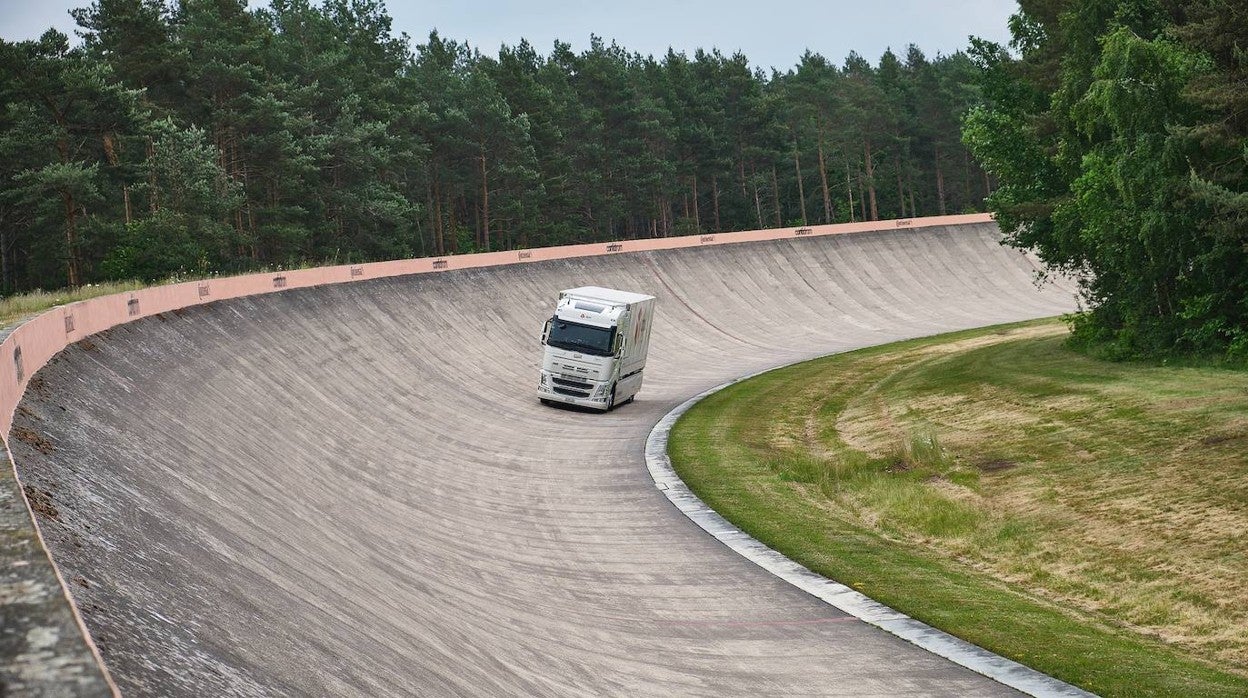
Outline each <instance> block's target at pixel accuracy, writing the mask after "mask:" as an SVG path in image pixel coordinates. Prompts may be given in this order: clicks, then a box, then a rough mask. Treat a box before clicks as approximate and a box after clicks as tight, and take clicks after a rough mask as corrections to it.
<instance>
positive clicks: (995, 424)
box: [669, 321, 1248, 696]
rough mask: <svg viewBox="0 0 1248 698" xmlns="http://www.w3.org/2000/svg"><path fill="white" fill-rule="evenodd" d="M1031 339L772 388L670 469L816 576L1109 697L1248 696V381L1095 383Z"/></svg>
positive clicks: (705, 427) (784, 379)
mask: <svg viewBox="0 0 1248 698" xmlns="http://www.w3.org/2000/svg"><path fill="white" fill-rule="evenodd" d="M1064 334H1065V331H1064V328H1063V327H1062V326H1061V325H1060V324H1058V323H1056V322H1052V321H1044V322H1038V323H1024V324H1021V325H1014V326H1007V327H1002V328H990V329H987V330H976V331H971V332H962V333H957V334H953V335H946V336H943V337H938V338H930V339H924V340H916V341H912V342H904V343H901V344H896V345H890V346H886V347H875V348H871V349H866V350H863V351H859V352H853V353H850V354H844V355H838V356H833V357H828V358H825V359H820V360H817V361H813V362H809V363H806V364H801V365H798V366H794V367H790V368H788V369H782V370H779V371H773V372H771V373H767V374H764V375H762V376H759V377H757V378H755V379H752V380H749V381H745V382H743V383H739V384H736V385H733V386H731V387H729V388H727V389H725V390H723V391H721V392H719V393H716V394H715V395H712V396H710V397H708V398H707V399H706V400H704V401H703V402H702V403H700V404H699V405H697V406H695V407H694V408H693V409H692V410H690V411H689V412H688V413H686V415H685V416H684V417H682V419H681V420H680V421H679V422H678V423H677V425H676V427H675V428H674V429H673V431H672V436H671V441H670V443H669V451H670V453H671V455H672V460H673V464H674V465H675V467H676V469H677V472H679V473H680V475H681V477H682V478H684V479H685V481H686V482H688V483H689V485H690V486H691V487H692V488H693V490H694V491H695V492H696V493H697V494H698V495H699V496H700V497H701V498H702V499H703V500H704V501H706V503H707V504H709V505H710V506H712V507H713V508H715V509H716V510H717V511H719V512H720V513H721V514H723V515H724V516H725V517H727V518H728V519H729V520H731V521H733V522H734V523H735V524H736V525H738V526H739V527H741V528H742V529H743V530H745V531H747V532H748V533H750V534H751V535H753V536H754V537H755V538H758V539H759V540H761V541H763V542H764V543H766V544H767V545H769V546H771V547H772V548H775V549H776V550H779V551H780V552H782V553H784V554H785V555H788V556H789V557H791V558H793V559H795V560H797V561H798V562H801V563H802V564H804V565H806V566H807V567H809V568H811V569H813V570H815V571H816V572H819V573H821V574H823V575H825V576H827V577H830V578H832V579H836V580H838V581H840V582H842V583H845V584H847V585H850V586H852V587H854V588H857V589H859V590H861V591H863V592H864V593H867V594H868V595H870V596H872V597H873V598H876V599H878V600H880V601H882V602H884V603H887V604H889V605H891V606H893V607H895V608H897V609H899V610H901V611H903V612H905V613H907V614H909V615H911V616H914V617H916V618H919V619H920V620H923V621H925V622H927V623H930V624H932V625H934V626H936V627H939V628H942V629H944V630H946V631H948V632H951V633H953V634H955V635H958V636H960V637H962V638H965V639H967V640H969V641H971V642H973V643H975V644H977V645H980V646H982V647H986V648H988V649H990V650H992V651H994V652H997V653H1000V654H1002V655H1005V656H1007V657H1010V658H1013V659H1016V660H1018V661H1020V662H1022V663H1025V664H1027V665H1029V666H1032V667H1034V668H1036V669H1039V670H1040V671H1044V672H1046V673H1048V674H1051V675H1053V676H1056V677H1058V678H1061V679H1063V680H1065V681H1069V682H1071V683H1074V684H1076V685H1079V686H1081V687H1083V688H1085V689H1087V690H1090V691H1093V692H1096V693H1100V694H1102V695H1107V696H1136V695H1175V696H1179V695H1182V696H1190V695H1246V694H1248V676H1246V675H1245V674H1246V672H1245V670H1244V668H1243V667H1245V666H1248V565H1246V564H1245V553H1244V549H1243V543H1242V540H1243V538H1242V536H1243V531H1245V530H1248V456H1246V455H1245V451H1248V372H1245V371H1234V370H1228V369H1223V368H1209V367H1200V366H1184V367H1179V368H1175V367H1159V366H1140V365H1131V364H1112V363H1105V362H1101V361H1096V360H1094V359H1090V358H1088V357H1085V356H1081V355H1078V354H1075V353H1073V352H1071V351H1069V350H1067V349H1065V348H1064V346H1063V339H1064Z"/></svg>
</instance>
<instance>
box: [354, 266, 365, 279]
mask: <svg viewBox="0 0 1248 698" xmlns="http://www.w3.org/2000/svg"><path fill="white" fill-rule="evenodd" d="M357 276H364V267H351V278H353V279H354V278H355V277H357Z"/></svg>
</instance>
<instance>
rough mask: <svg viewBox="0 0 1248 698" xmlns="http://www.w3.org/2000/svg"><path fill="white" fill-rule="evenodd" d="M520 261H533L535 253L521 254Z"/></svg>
mask: <svg viewBox="0 0 1248 698" xmlns="http://www.w3.org/2000/svg"><path fill="white" fill-rule="evenodd" d="M520 259H533V253H532V252H521V253H520Z"/></svg>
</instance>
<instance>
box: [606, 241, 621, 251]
mask: <svg viewBox="0 0 1248 698" xmlns="http://www.w3.org/2000/svg"><path fill="white" fill-rule="evenodd" d="M623 249H624V245H623V244H621V243H618V242H613V243H611V244H610V245H607V252H619V251H621V250H623Z"/></svg>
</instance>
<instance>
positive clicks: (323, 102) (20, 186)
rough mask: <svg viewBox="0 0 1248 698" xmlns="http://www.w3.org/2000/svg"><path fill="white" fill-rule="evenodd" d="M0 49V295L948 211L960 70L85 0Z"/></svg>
mask: <svg viewBox="0 0 1248 698" xmlns="http://www.w3.org/2000/svg"><path fill="white" fill-rule="evenodd" d="M73 14H74V17H75V19H76V20H77V23H78V24H79V26H80V29H79V30H78V34H79V36H80V37H81V41H77V42H73V41H70V40H69V38H68V37H66V36H64V35H62V34H59V33H58V32H55V31H51V30H49V31H48V32H47V33H45V34H44V35H43V36H42V37H41V38H40V39H39V40H37V41H22V42H8V41H0V104H2V105H3V112H2V113H0V133H2V134H3V135H2V136H0V265H2V266H0V292H3V293H12V292H15V291H22V290H28V289H33V288H55V287H61V286H65V285H69V286H78V285H81V284H86V283H92V282H96V281H102V280H121V279H132V278H133V279H145V280H155V279H163V278H167V277H169V276H170V275H176V274H204V273H215V272H222V273H230V272H238V271H245V270H248V269H257V268H264V267H277V266H287V265H298V264H305V263H323V262H339V263H344V262H348V261H360V260H380V259H393V258H402V257H409V256H418V255H442V254H455V253H463V252H471V251H484V250H499V249H511V248H518V247H529V246H541V245H553V244H566V243H575V242H591V241H600V240H606V239H620V238H637V237H654V236H666V235H681V234H693V233H697V232H714V231H726V230H741V229H753V228H764V227H772V226H784V225H801V224H818V223H825V222H839V221H850V220H864V219H878V218H889V217H908V216H919V215H933V214H941V213H957V212H964V211H970V210H980V209H982V207H983V205H984V204H983V201H984V197H985V196H986V195H987V194H988V193H989V191H990V189H991V187H992V186H993V183H992V181H991V180H990V179H989V178H988V176H987V175H986V174H985V173H984V171H983V170H982V169H981V168H980V167H979V165H978V164H977V163H976V162H975V161H974V160H973V159H972V157H971V156H970V153H969V151H968V149H967V147H966V146H965V145H963V143H962V139H961V135H960V120H961V116H962V115H963V114H964V113H966V111H967V110H968V109H969V108H971V107H972V106H974V105H976V104H978V103H979V100H980V94H979V88H978V87H977V85H976V82H975V81H976V77H977V74H978V72H979V70H978V68H977V66H976V65H975V63H974V61H973V60H972V59H971V57H970V56H968V55H966V54H963V53H957V54H954V55H951V56H936V57H934V58H929V57H927V56H925V55H924V54H923V53H922V52H921V51H920V50H919V49H918V48H916V47H913V46H911V47H909V49H908V50H907V51H906V52H905V55H902V56H899V55H896V54H894V53H892V52H891V51H890V52H887V53H885V54H884V55H883V56H882V57H881V58H880V59H879V60H878V61H876V62H875V63H874V64H873V63H871V62H870V61H868V60H866V59H864V58H863V57H861V56H859V55H857V54H854V53H850V54H849V56H848V57H847V58H846V59H844V60H843V61H842V62H841V63H834V62H832V61H830V60H828V59H827V58H825V57H823V56H821V55H818V54H816V53H809V52H808V53H806V54H805V55H802V56H800V57H798V56H795V62H794V67H793V68H792V69H790V70H788V71H786V72H777V71H773V72H772V73H771V74H764V73H763V72H762V71H759V70H756V69H753V68H752V67H751V65H750V62H749V60H748V58H747V57H746V56H744V55H741V54H735V55H731V56H726V55H723V54H721V53H720V52H718V51H716V50H708V51H702V50H699V51H697V52H696V53H695V54H694V55H693V56H692V57H690V56H688V55H686V54H684V53H677V52H669V53H668V54H667V55H665V56H662V57H657V58H656V57H653V56H641V55H638V54H636V53H630V52H629V51H627V50H625V49H624V48H622V47H619V46H617V45H614V44H607V43H605V42H603V41H601V40H599V39H594V40H593V41H592V42H591V45H590V47H589V49H587V50H585V51H582V52H580V53H575V52H573V51H572V50H571V48H570V46H569V45H568V44H565V43H561V42H556V43H555V45H554V46H553V47H552V48H551V50H550V51H549V53H547V54H543V53H540V52H539V51H538V50H537V49H535V48H534V47H533V46H531V45H529V44H528V43H526V42H521V43H520V44H519V45H517V46H504V47H502V48H501V49H500V50H499V51H498V53H497V55H486V54H483V53H481V52H480V51H478V50H475V49H473V48H472V47H470V46H468V45H466V44H464V43H461V42H457V41H454V40H451V39H449V38H445V37H442V36H439V35H438V34H437V33H432V34H430V35H429V36H428V39H427V41H425V42H424V43H420V44H417V45H413V42H412V41H410V40H409V38H408V37H407V36H406V35H399V36H395V35H394V33H393V32H392V30H391V23H390V19H389V17H388V16H387V14H386V11H385V7H384V5H383V3H382V2H380V0H325V1H324V2H323V3H313V2H309V0H273V2H271V3H270V5H269V6H268V7H267V8H262V9H256V10H249V9H248V8H247V6H246V2H244V1H243V0H180V1H178V2H170V1H167V0H99V1H98V2H96V3H95V4H93V5H91V6H90V7H87V8H83V9H79V10H76V11H74V13H73Z"/></svg>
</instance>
